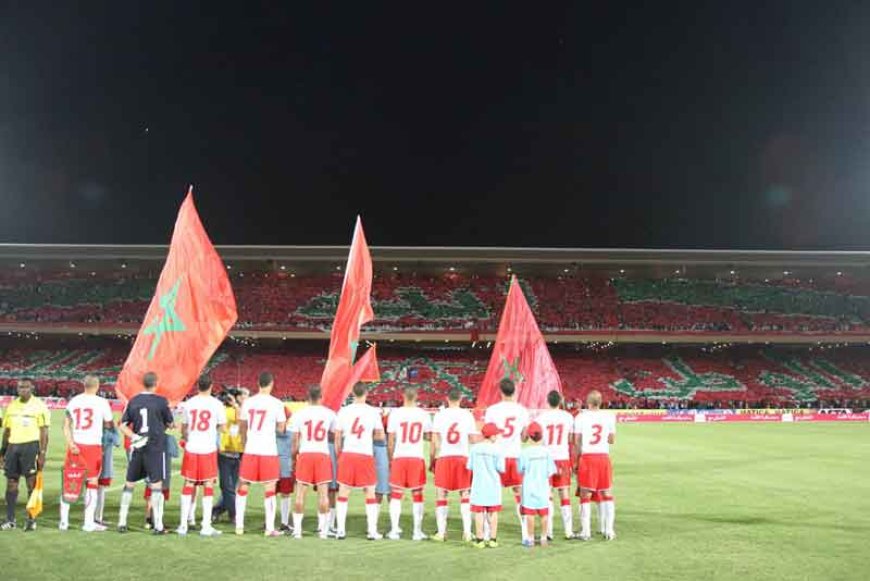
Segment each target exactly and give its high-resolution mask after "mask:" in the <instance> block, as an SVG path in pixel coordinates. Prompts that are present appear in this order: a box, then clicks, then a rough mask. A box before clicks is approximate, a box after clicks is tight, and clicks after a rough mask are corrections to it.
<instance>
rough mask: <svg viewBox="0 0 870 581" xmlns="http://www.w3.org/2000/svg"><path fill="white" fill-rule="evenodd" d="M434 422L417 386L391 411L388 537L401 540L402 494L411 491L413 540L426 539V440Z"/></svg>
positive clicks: (388, 437) (389, 428) (407, 390)
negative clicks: (419, 398) (422, 404)
mask: <svg viewBox="0 0 870 581" xmlns="http://www.w3.org/2000/svg"><path fill="white" fill-rule="evenodd" d="M431 431H432V423H431V421H430V419H429V413H428V412H427V411H425V410H422V409H420V408H419V407H417V389H416V388H414V387H410V386H409V387H406V388H405V392H404V405H403V406H402V407H400V408H396V409H395V410H393V411H392V412H391V413H390V417H389V420H388V424H387V451H388V452H389V456H390V488H391V493H390V524H391V525H392V526H391V528H390V532H389V533H388V534H387V538H388V539H391V540H398V539H399V538H400V533H399V519H400V518H401V516H402V497H403V496H404V495H405V490H410V491H411V496H412V498H413V501H414V506H413V509H412V514H413V522H414V532H413V535H412V537H411V538H412V539H413V540H415V541H422V540H424V539H426V538H427V537H426V535H425V534H423V487H424V486H426V461H425V459H424V458H425V457H424V456H423V442H424V440H427V439H429V433H430V432H431Z"/></svg>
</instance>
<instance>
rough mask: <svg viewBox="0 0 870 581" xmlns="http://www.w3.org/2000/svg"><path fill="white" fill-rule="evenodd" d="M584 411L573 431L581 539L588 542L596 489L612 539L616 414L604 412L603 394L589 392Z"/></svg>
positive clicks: (575, 422)
mask: <svg viewBox="0 0 870 581" xmlns="http://www.w3.org/2000/svg"><path fill="white" fill-rule="evenodd" d="M586 407H587V409H586V410H585V411H582V412H580V414H579V415H578V416H577V418H576V419H575V420H574V433H575V435H576V438H577V452H578V454H579V456H580V458H579V462H578V464H577V484H578V486H579V487H580V540H583V541H588V540H589V539H590V538H591V537H592V535H591V532H590V528H591V520H592V517H591V506H590V503H591V501H592V493H594V492H597V493H598V496H599V503H600V506H601V512H602V513H603V515H604V538H605V539H607V540H608V541H609V540H613V539H614V538H616V534H615V532H614V530H613V522H614V519H615V514H616V510H615V505H614V503H613V496H612V495H611V490H610V489H611V488H612V486H613V468H612V467H611V464H610V446H612V445H613V442H614V439H615V436H616V415H615V414H613V413H609V412H603V411H601V409H600V408H601V393H600V392H598V391H595V390H593V391H590V392H589V395H588V396H587V397H586Z"/></svg>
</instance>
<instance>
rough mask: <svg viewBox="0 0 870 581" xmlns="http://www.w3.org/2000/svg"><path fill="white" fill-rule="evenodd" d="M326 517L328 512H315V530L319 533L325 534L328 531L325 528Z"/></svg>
mask: <svg viewBox="0 0 870 581" xmlns="http://www.w3.org/2000/svg"><path fill="white" fill-rule="evenodd" d="M327 518H328V513H325V512H318V513H317V532H319V533H320V534H321V535H325V534H326V533H327V532H328V531H327V530H326V520H327Z"/></svg>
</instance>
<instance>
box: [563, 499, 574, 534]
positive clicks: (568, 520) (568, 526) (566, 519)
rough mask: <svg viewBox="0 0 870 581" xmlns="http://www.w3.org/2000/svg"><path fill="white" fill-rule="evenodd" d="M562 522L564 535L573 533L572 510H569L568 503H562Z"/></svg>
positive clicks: (569, 505)
mask: <svg viewBox="0 0 870 581" xmlns="http://www.w3.org/2000/svg"><path fill="white" fill-rule="evenodd" d="M562 524H563V525H565V536H566V537H570V536H571V535H573V534H574V511H572V510H571V504H570V503H569V504H564V505H562Z"/></svg>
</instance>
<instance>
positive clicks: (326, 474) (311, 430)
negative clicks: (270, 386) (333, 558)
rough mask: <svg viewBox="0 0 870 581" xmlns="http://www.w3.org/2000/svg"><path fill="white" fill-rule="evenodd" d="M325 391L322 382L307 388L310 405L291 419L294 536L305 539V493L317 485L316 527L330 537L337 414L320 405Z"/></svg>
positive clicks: (322, 535) (323, 534) (321, 536)
mask: <svg viewBox="0 0 870 581" xmlns="http://www.w3.org/2000/svg"><path fill="white" fill-rule="evenodd" d="M322 396H323V392H322V391H321V389H320V386H319V385H316V386H313V387H312V388H310V389H309V390H308V403H309V405H308V407H304V408H302V409H301V410H299V411H298V412H296V413H295V414H294V415H293V418H292V419H291V420H290V431H291V432H293V434H294V436H295V437H294V438H293V457H295V458H296V482H297V483H298V484H299V486H298V487H297V489H296V503H295V505H294V507H293V536H294V537H295V538H297V539H301V538H302V517H303V514H304V513H303V511H304V509H305V494H306V493H307V492H308V489H309V488H310V487H312V486H316V487H317V496H318V503H317V530H318V531H319V532H320V538H321V539H325V538H326V537H327V533H328V530H327V522H326V521H327V516H328V514H329V486H328V484H329V483H330V482H331V481H332V460H331V459H330V457H329V436H330V434H332V433H333V432H334V431H335V422H336V416H335V412H334V411H332V410H331V409H329V408H327V407H324V406H323V405H321V400H322Z"/></svg>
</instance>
